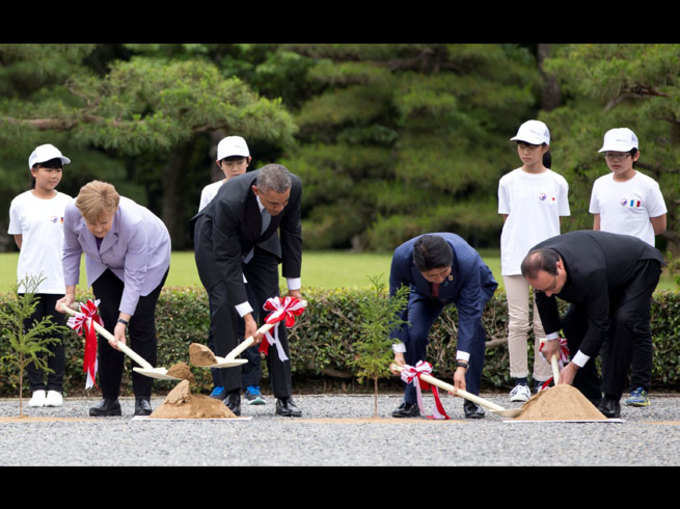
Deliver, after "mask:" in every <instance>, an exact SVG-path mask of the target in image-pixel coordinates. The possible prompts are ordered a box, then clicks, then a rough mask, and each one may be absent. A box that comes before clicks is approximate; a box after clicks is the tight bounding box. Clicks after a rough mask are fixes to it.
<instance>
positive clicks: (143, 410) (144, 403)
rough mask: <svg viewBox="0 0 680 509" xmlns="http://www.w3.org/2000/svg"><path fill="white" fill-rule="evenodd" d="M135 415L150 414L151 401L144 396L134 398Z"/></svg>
mask: <svg viewBox="0 0 680 509" xmlns="http://www.w3.org/2000/svg"><path fill="white" fill-rule="evenodd" d="M135 415H151V402H150V401H149V400H148V399H144V398H138V399H136V400H135Z"/></svg>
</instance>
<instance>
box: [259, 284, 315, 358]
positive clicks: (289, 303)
mask: <svg viewBox="0 0 680 509" xmlns="http://www.w3.org/2000/svg"><path fill="white" fill-rule="evenodd" d="M262 307H263V308H264V309H265V310H267V311H271V313H269V314H268V315H267V317H266V318H265V319H264V321H265V323H275V324H276V326H275V327H274V336H272V335H271V334H270V333H269V331H267V332H265V335H264V336H265V337H264V338H263V339H262V342H261V343H260V348H259V351H260V352H263V353H264V354H265V355H267V353H268V352H269V347H270V346H271V345H276V351H277V352H278V354H279V360H281V362H283V361H287V360H288V356H287V355H286V352H284V350H283V346H282V345H281V341H280V340H279V323H280V322H283V323H284V324H285V325H286V327H292V326H293V325H295V317H296V316H299V315H301V314H302V312H303V311H304V310H305V303H304V302H303V301H301V300H300V299H298V298H297V297H291V296H286V297H284V298H283V299H281V298H280V297H270V298H269V299H267V301H266V302H265V303H264V305H263V306H262Z"/></svg>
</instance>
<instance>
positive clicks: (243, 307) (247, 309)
mask: <svg viewBox="0 0 680 509" xmlns="http://www.w3.org/2000/svg"><path fill="white" fill-rule="evenodd" d="M235 307H236V311H237V312H238V315H239V316H240V317H241V318H243V317H244V316H245V315H247V314H248V313H252V312H253V307H252V306H251V305H250V302H248V301H245V302H241V303H240V304H236V306H235Z"/></svg>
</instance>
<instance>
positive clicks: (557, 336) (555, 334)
mask: <svg viewBox="0 0 680 509" xmlns="http://www.w3.org/2000/svg"><path fill="white" fill-rule="evenodd" d="M553 339H560V333H559V332H551V333H550V334H546V335H545V339H544V340H543V341H552V340H553Z"/></svg>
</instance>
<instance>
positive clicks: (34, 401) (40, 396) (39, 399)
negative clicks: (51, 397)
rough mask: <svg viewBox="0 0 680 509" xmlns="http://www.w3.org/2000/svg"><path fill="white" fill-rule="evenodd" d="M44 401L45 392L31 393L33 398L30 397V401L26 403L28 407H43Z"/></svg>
mask: <svg viewBox="0 0 680 509" xmlns="http://www.w3.org/2000/svg"><path fill="white" fill-rule="evenodd" d="M45 399H46V398H45V391H42V390H40V391H33V396H32V397H31V401H29V402H28V406H33V407H38V406H45Z"/></svg>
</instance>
